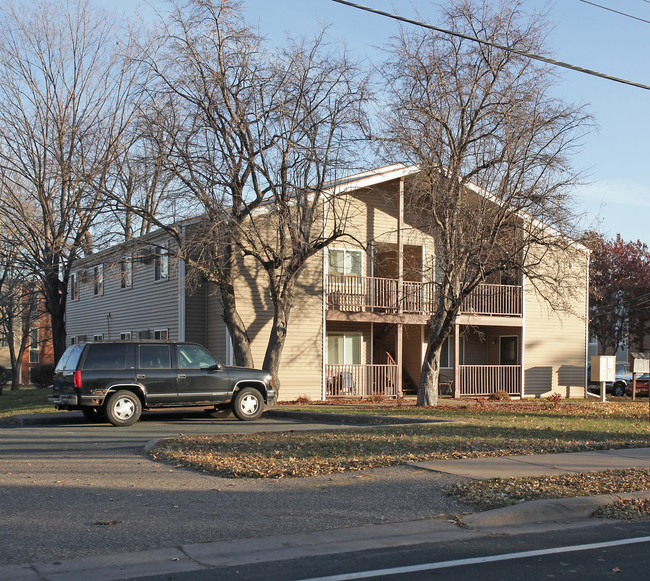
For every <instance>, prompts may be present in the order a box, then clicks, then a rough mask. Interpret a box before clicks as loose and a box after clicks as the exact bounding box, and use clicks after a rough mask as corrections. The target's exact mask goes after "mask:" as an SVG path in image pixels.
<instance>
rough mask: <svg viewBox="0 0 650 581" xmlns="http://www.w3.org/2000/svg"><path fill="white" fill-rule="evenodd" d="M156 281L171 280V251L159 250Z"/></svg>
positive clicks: (155, 272) (155, 263) (156, 263)
mask: <svg viewBox="0 0 650 581" xmlns="http://www.w3.org/2000/svg"><path fill="white" fill-rule="evenodd" d="M153 278H154V280H167V279H168V278H169V250H167V249H166V248H159V249H158V254H156V258H155V260H154V275H153Z"/></svg>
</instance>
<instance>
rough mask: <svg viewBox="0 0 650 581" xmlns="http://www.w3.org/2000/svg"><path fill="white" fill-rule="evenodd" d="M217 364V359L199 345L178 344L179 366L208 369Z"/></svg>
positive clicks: (182, 367)
mask: <svg viewBox="0 0 650 581" xmlns="http://www.w3.org/2000/svg"><path fill="white" fill-rule="evenodd" d="M215 365H217V360H216V359H215V358H214V357H212V355H210V353H208V352H207V351H206V350H205V349H203V347H199V346H198V345H179V346H178V367H179V368H181V369H208V368H210V367H214V366H215Z"/></svg>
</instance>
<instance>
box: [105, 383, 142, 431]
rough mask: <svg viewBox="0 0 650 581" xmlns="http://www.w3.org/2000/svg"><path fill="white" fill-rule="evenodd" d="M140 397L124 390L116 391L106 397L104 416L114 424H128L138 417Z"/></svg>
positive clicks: (140, 409) (140, 408) (140, 407)
mask: <svg viewBox="0 0 650 581" xmlns="http://www.w3.org/2000/svg"><path fill="white" fill-rule="evenodd" d="M141 414H142V404H141V403H140V398H139V397H138V396H137V395H135V394H134V393H132V392H130V391H126V390H122V391H117V392H115V393H114V394H113V395H111V397H110V398H109V399H108V403H107V404H106V418H107V419H108V421H109V422H110V423H111V424H113V425H114V426H130V425H131V424H135V422H137V421H138V420H139V419H140V415H141Z"/></svg>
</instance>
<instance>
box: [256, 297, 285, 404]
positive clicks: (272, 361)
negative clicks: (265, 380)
mask: <svg viewBox="0 0 650 581" xmlns="http://www.w3.org/2000/svg"><path fill="white" fill-rule="evenodd" d="M274 303H275V304H274V306H275V308H274V313H273V326H272V327H271V334H270V336H269V342H268V344H267V346H266V353H265V355H264V364H263V365H262V369H264V370H265V371H268V372H270V373H271V374H272V375H273V386H274V387H275V390H276V392H277V393H278V394H279V393H280V378H279V374H278V372H279V370H280V358H281V357H282V349H284V342H285V340H286V338H287V326H288V324H289V314H290V312H291V298H290V297H281V298H276V299H275V300H274Z"/></svg>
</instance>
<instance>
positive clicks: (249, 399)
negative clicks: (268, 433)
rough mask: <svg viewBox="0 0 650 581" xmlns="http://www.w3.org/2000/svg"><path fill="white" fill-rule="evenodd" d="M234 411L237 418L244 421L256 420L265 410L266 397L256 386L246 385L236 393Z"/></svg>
mask: <svg viewBox="0 0 650 581" xmlns="http://www.w3.org/2000/svg"><path fill="white" fill-rule="evenodd" d="M232 411H233V413H234V414H235V416H237V419H239V420H242V421H244V422H247V421H250V420H256V419H257V418H259V417H260V416H261V415H262V412H263V411H264V397H263V396H262V394H261V393H260V392H259V391H258V390H257V389H255V388H254V387H244V388H243V389H240V390H239V391H238V392H237V394H236V395H235V399H234V400H233V402H232Z"/></svg>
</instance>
